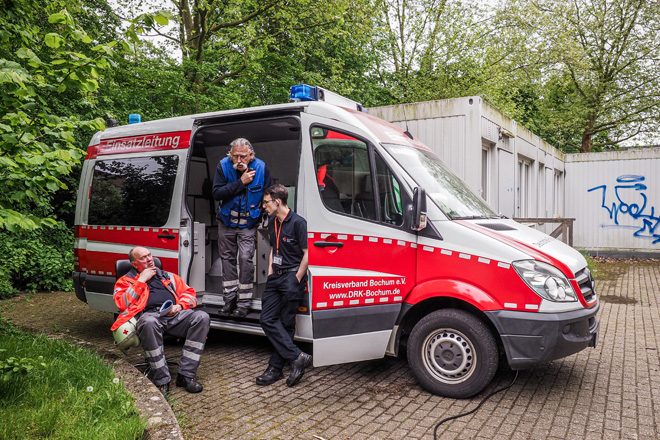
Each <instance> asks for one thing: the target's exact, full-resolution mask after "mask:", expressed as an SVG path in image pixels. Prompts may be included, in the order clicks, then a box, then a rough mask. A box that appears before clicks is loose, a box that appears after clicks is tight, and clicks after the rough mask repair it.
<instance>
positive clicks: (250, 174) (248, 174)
mask: <svg viewBox="0 0 660 440" xmlns="http://www.w3.org/2000/svg"><path fill="white" fill-rule="evenodd" d="M256 173H257V171H256V170H249V169H248V170H247V171H245V172H244V173H243V175H241V182H243V185H249V184H250V183H252V181H253V180H254V175H255V174H256Z"/></svg>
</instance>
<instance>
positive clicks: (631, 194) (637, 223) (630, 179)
mask: <svg viewBox="0 0 660 440" xmlns="http://www.w3.org/2000/svg"><path fill="white" fill-rule="evenodd" d="M644 180H646V178H645V177H644V176H636V175H623V176H619V177H617V179H616V182H617V184H616V185H615V186H614V188H613V189H610V188H608V186H607V185H598V186H594V187H593V188H590V189H588V190H587V192H592V191H596V192H597V191H599V190H600V191H602V202H601V207H602V208H603V209H605V210H606V211H607V212H608V214H609V217H610V220H611V221H612V222H613V223H612V224H604V225H601V226H602V227H616V228H627V229H634V230H635V232H634V233H633V235H634V236H635V237H639V238H645V239H650V240H653V242H652V243H653V244H656V243H660V212H657V211H656V209H655V206H649V201H648V196H647V194H646V191H647V189H648V188H647V186H646V184H644V183H642V182H644Z"/></svg>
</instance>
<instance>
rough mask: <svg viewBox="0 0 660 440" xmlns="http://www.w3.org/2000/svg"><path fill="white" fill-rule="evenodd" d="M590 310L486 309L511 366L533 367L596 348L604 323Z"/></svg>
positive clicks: (593, 308) (594, 309)
mask: <svg viewBox="0 0 660 440" xmlns="http://www.w3.org/2000/svg"><path fill="white" fill-rule="evenodd" d="M599 308H600V303H599V304H597V305H596V306H595V307H592V308H590V309H582V310H574V311H571V312H561V313H531V312H517V311H513V310H495V311H488V312H485V313H486V315H487V316H488V318H490V320H491V321H492V323H493V324H494V325H495V327H496V328H497V330H498V332H499V334H500V338H501V339H502V344H503V345H504V351H505V352H506V357H507V360H508V362H509V366H510V367H511V368H512V369H514V370H519V369H523V368H529V367H532V366H534V365H536V364H539V363H542V362H549V361H552V360H555V359H560V358H563V357H566V356H569V355H571V354H574V353H577V352H578V351H581V350H583V349H585V348H587V347H595V346H596V342H597V338H598V329H599V327H600V323H599V322H598V320H597V319H596V313H597V312H598V309H599Z"/></svg>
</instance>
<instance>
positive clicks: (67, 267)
mask: <svg viewBox="0 0 660 440" xmlns="http://www.w3.org/2000/svg"><path fill="white" fill-rule="evenodd" d="M0 255H2V256H3V260H4V261H3V262H2V263H0V299H3V298H8V297H10V296H11V295H12V294H13V293H14V291H15V290H25V291H28V292H37V291H51V290H73V281H72V278H71V272H72V271H73V233H72V231H71V230H70V229H69V228H67V226H66V225H65V224H64V223H63V222H58V223H57V224H56V225H55V226H53V227H42V228H40V229H36V230H33V231H15V232H10V231H7V230H0Z"/></svg>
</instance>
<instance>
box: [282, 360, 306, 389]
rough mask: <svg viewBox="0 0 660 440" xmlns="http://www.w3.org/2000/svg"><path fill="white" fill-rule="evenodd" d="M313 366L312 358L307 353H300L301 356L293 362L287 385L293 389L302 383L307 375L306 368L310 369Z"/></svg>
mask: <svg viewBox="0 0 660 440" xmlns="http://www.w3.org/2000/svg"><path fill="white" fill-rule="evenodd" d="M311 364H312V356H310V355H308V354H307V353H300V356H298V358H296V360H295V361H293V362H291V374H289V378H288V379H287V380H286V385H287V386H289V387H292V386H294V385H295V384H297V383H298V382H300V379H302V377H303V374H305V368H307V367H309V366H310V365H311Z"/></svg>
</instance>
